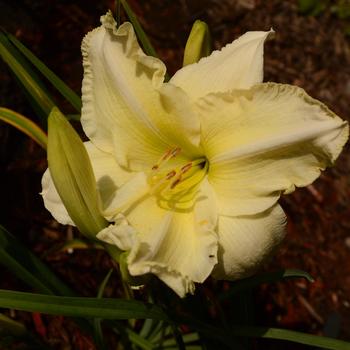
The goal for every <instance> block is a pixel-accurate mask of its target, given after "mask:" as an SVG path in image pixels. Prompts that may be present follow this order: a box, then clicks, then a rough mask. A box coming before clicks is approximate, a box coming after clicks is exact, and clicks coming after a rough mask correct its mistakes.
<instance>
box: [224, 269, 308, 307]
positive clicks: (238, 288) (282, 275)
mask: <svg viewBox="0 0 350 350" xmlns="http://www.w3.org/2000/svg"><path fill="white" fill-rule="evenodd" d="M288 278H304V279H306V280H307V281H309V282H313V281H314V279H313V278H312V277H311V276H310V275H309V274H308V273H307V272H305V271H302V270H297V269H286V270H279V271H275V272H267V273H262V274H260V275H256V276H253V277H249V278H246V279H243V280H240V281H237V282H235V283H234V284H233V285H232V286H231V288H230V289H229V290H228V291H227V292H225V293H223V294H221V295H219V300H223V299H227V298H230V297H232V296H233V295H235V294H237V293H240V292H242V291H245V290H247V289H252V288H254V287H256V286H258V285H260V284H262V283H272V282H277V281H280V280H283V279H288Z"/></svg>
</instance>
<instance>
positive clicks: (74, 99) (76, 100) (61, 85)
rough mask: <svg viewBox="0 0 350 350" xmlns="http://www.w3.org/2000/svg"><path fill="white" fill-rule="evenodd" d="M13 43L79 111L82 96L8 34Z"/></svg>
mask: <svg viewBox="0 0 350 350" xmlns="http://www.w3.org/2000/svg"><path fill="white" fill-rule="evenodd" d="M7 37H8V39H9V40H10V41H11V43H12V44H13V45H14V46H15V47H16V48H17V49H18V50H19V51H20V52H21V53H22V54H23V55H24V56H25V57H26V58H27V59H28V60H29V61H30V62H31V63H32V64H33V65H34V66H35V68H36V69H38V70H39V71H40V72H41V73H42V74H43V75H44V76H45V78H46V79H47V80H48V81H49V82H50V83H51V84H52V85H53V86H54V87H55V88H56V89H57V90H58V91H59V92H60V93H61V95H62V96H63V97H65V98H66V100H67V101H68V102H69V103H70V104H71V105H72V106H73V107H74V108H75V109H76V110H77V111H78V112H80V110H81V100H80V97H79V96H78V95H77V94H76V93H75V92H74V91H73V90H72V89H71V88H70V87H69V86H68V85H67V84H66V83H65V82H64V81H63V80H61V79H60V78H59V77H58V76H57V75H56V74H55V73H54V72H53V71H52V70H51V69H49V68H48V67H47V66H46V65H45V64H44V63H43V62H42V61H41V60H40V59H39V58H38V57H37V56H35V55H34V54H33V53H32V52H31V51H30V50H29V49H28V48H27V47H25V46H24V45H23V44H22V43H21V42H20V41H19V40H18V39H17V38H16V37H14V36H13V35H11V34H7Z"/></svg>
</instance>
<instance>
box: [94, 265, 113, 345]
mask: <svg viewBox="0 0 350 350" xmlns="http://www.w3.org/2000/svg"><path fill="white" fill-rule="evenodd" d="M112 273H113V269H110V270H109V271H108V273H107V275H106V276H105V278H104V279H103V281H102V283H101V285H100V287H99V288H98V292H97V298H98V299H101V298H102V296H103V292H104V290H105V288H106V285H107V283H108V281H109V279H110V277H111V275H112ZM101 321H102V320H101V319H100V318H95V319H94V334H95V341H96V344H97V345H98V348H99V349H101V350H105V349H107V347H106V344H105V341H104V338H103V331H102V325H101Z"/></svg>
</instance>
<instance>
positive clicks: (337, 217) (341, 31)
mask: <svg viewBox="0 0 350 350" xmlns="http://www.w3.org/2000/svg"><path fill="white" fill-rule="evenodd" d="M129 3H130V5H131V6H132V8H133V9H134V11H135V12H136V14H137V15H138V17H139V19H140V21H141V23H142V25H143V27H144V29H145V31H146V32H147V34H148V35H149V37H150V39H151V41H152V43H153V45H154V47H155V48H156V50H157V52H158V54H159V56H160V58H161V59H162V60H163V61H164V62H165V63H166V65H167V67H168V71H169V73H170V74H173V73H174V72H175V71H176V70H177V69H179V68H180V67H181V65H182V55H183V48H184V46H185V43H186V39H187V35H188V33H189V31H190V28H191V25H192V23H193V22H194V20H195V19H197V18H199V19H202V20H205V21H206V22H207V23H208V24H209V27H210V29H211V34H212V38H213V43H214V48H215V49H218V48H221V47H222V46H223V45H225V44H226V43H229V42H231V41H232V40H233V39H235V38H237V37H238V36H240V35H241V34H243V33H245V32H246V31H249V30H268V29H270V28H271V27H272V28H273V29H274V30H275V32H276V34H275V37H274V39H273V40H270V41H268V42H267V43H266V46H265V77H264V80H265V81H274V82H279V83H289V84H294V85H298V86H300V87H303V88H304V89H305V90H306V91H307V92H308V93H309V94H310V95H311V96H313V97H314V98H317V99H320V100H321V101H323V102H324V103H326V104H327V105H328V106H329V107H330V108H331V109H332V110H333V111H334V112H336V113H337V114H338V115H339V116H341V117H342V118H344V119H347V120H349V119H350V112H349V107H348V106H349V99H350V45H349V43H350V39H349V37H347V36H346V31H347V26H348V23H347V22H346V20H344V19H340V18H339V17H338V16H336V15H335V14H334V13H332V11H331V10H330V9H329V8H327V9H326V10H325V11H323V12H322V13H321V14H320V15H318V16H317V17H314V16H304V15H301V14H300V13H299V11H298V4H297V1H292V0H288V1H278V0H271V1H262V0H260V1H259V0H255V1H254V0H240V1H239V0H236V1H235V0H202V1H199V0H198V1H195V0H187V1H186V0H177V1H175V0H149V1H137V0H129ZM331 3H333V2H332V1H331ZM113 7H114V2H113V1H103V0H101V1H98V2H96V1H83V0H74V1H58V0H54V1H43V0H33V1H29V0H18V1H4V0H0V25H1V26H2V27H3V28H4V29H6V30H7V31H9V32H10V33H12V34H14V35H16V37H17V38H19V39H20V40H21V41H22V42H23V43H24V44H25V45H26V46H27V47H29V48H30V49H31V50H33V51H34V53H35V54H36V55H38V56H39V57H40V58H41V59H42V60H43V61H44V62H45V63H46V64H47V65H48V66H49V67H50V68H51V69H52V70H53V71H55V72H56V73H57V74H58V75H59V76H60V77H61V78H63V80H65V81H66V82H67V83H68V84H69V85H70V86H71V87H72V88H73V89H75V90H76V91H80V87H81V80H82V73H83V72H82V66H81V54H80V42H81V39H82V37H83V36H84V34H86V33H87V32H88V31H89V30H91V29H93V28H94V27H96V26H98V25H99V16H100V15H101V14H104V13H105V12H106V10H107V9H108V8H113ZM0 83H1V84H0V105H1V106H6V107H8V108H12V109H14V110H16V111H19V112H22V113H23V114H25V115H27V116H29V117H31V118H32V119H33V120H34V121H36V122H38V118H37V116H36V115H35V113H34V112H33V111H32V109H31V108H30V106H29V105H28V103H27V101H26V99H25V96H24V95H23V93H22V92H21V90H20V88H19V86H18V85H17V84H16V82H15V79H14V77H13V76H12V75H11V74H10V72H9V70H8V69H7V67H6V66H5V64H3V63H2V62H0ZM208 83H210V82H208ZM56 98H57V101H58V103H60V106H62V108H63V110H64V111H65V112H66V113H70V112H72V111H71V110H69V106H67V105H65V104H64V103H63V102H62V100H61V99H60V97H59V96H56ZM0 140H1V142H0V167H1V169H0V193H1V204H0V205H1V210H0V223H1V224H2V225H4V226H5V227H6V228H7V229H8V230H9V231H11V232H12V233H13V234H15V235H16V236H17V237H19V238H20V239H21V240H22V241H23V242H24V243H25V244H26V245H27V246H28V247H30V248H31V249H32V251H34V252H35V253H36V254H37V255H39V256H40V257H41V258H42V259H43V260H44V261H45V262H47V263H48V264H49V265H50V266H51V268H52V269H53V270H54V271H55V272H56V273H57V274H58V275H59V276H61V277H62V278H63V279H64V280H65V281H67V283H68V284H70V285H71V286H72V287H73V288H74V289H75V290H77V291H78V292H79V293H80V294H81V295H86V296H95V295H96V291H97V289H98V286H99V284H100V282H101V280H102V279H103V277H104V276H105V275H106V273H107V271H108V269H109V268H110V267H111V266H112V263H111V261H110V260H109V258H108V257H107V256H106V255H105V254H104V253H103V252H100V251H97V252H96V251H94V250H83V251H78V250H76V251H74V253H72V254H68V253H67V252H62V251H60V250H59V249H58V248H57V247H59V246H60V244H61V243H62V242H63V241H65V240H66V239H69V238H71V237H72V235H73V234H74V232H72V230H71V228H67V227H63V226H60V225H58V224H57V223H56V222H55V221H54V220H53V219H52V217H51V216H50V214H49V213H48V212H47V211H46V210H45V209H44V207H43V203H42V201H41V198H40V196H39V194H38V193H39V192H40V189H41V188H40V187H41V186H40V180H41V176H42V173H43V172H44V170H45V169H46V166H47V164H46V159H45V157H46V155H45V153H44V152H43V151H42V150H41V149H39V147H37V146H36V145H35V144H34V143H33V142H32V141H31V140H29V139H27V138H26V137H24V136H23V135H22V134H21V133H20V132H18V131H16V130H15V129H13V128H11V127H9V126H7V125H5V124H0ZM349 174H350V149H349V146H346V147H345V149H344V152H343V153H342V155H341V156H340V158H339V159H338V161H337V163H336V165H335V167H333V168H332V169H328V170H327V171H326V172H325V173H323V174H322V175H321V177H320V178H319V179H318V180H317V181H316V182H315V183H314V184H313V185H312V186H309V187H307V188H304V189H298V190H297V191H295V192H294V193H293V194H291V195H289V196H286V197H283V198H282V200H281V204H282V206H283V208H284V209H285V211H286V213H287V215H288V219H289V220H288V234H287V237H286V239H285V242H284V243H283V245H282V247H281V249H280V250H279V251H278V253H277V254H276V256H275V257H274V258H273V259H272V261H271V262H270V263H269V264H268V265H267V266H265V267H264V269H265V270H266V271H270V270H277V269H280V268H298V269H301V270H305V271H307V272H309V273H310V274H311V275H312V276H313V277H314V278H315V282H314V283H307V282H305V281H303V280H288V281H284V282H280V283H276V284H269V285H262V286H261V287H260V288H259V289H258V290H256V291H255V298H254V300H255V312H256V324H259V325H264V326H274V327H283V328H288V329H293V330H299V331H304V332H309V333H313V334H326V335H329V336H334V337H339V338H340V339H344V340H348V341H350V259H349V258H350V205H349V204H350V177H349ZM56 248H57V249H56ZM208 283H210V281H209V282H208ZM0 287H1V288H5V289H6V288H8V289H17V290H28V289H26V287H25V286H24V285H22V284H21V283H20V282H19V281H18V280H17V279H16V278H15V277H14V276H13V275H11V274H10V273H8V272H7V271H6V270H4V269H3V268H2V267H1V279H0ZM119 290H120V286H118V282H117V281H115V282H113V281H112V282H111V283H110V284H109V286H108V288H107V290H106V293H105V295H106V296H118V293H119V292H118V291H119ZM11 316H12V317H14V318H15V319H18V320H21V321H22V322H24V323H25V324H26V325H27V326H28V327H29V328H30V329H32V330H33V331H34V332H35V333H36V334H38V335H39V336H40V337H41V338H42V339H44V340H45V342H47V343H48V344H50V345H51V346H52V347H53V348H54V349H94V346H93V344H92V342H91V339H90V338H89V337H88V336H85V335H83V334H81V333H80V332H79V330H77V329H76V328H75V327H74V325H73V324H72V322H70V321H69V320H66V319H64V318H62V317H47V316H42V315H39V314H29V313H23V312H14V311H12V312H11ZM282 346H283V348H284V349H310V347H305V346H302V345H297V344H292V343H280V342H276V341H259V342H256V343H255V345H254V347H255V348H256V349H264V350H265V349H281V348H282Z"/></svg>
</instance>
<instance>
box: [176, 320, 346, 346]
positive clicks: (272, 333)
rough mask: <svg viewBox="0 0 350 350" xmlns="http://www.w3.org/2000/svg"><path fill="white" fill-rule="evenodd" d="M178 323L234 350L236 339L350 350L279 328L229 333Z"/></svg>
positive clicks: (341, 343) (239, 329)
mask: <svg viewBox="0 0 350 350" xmlns="http://www.w3.org/2000/svg"><path fill="white" fill-rule="evenodd" d="M174 317H176V316H174ZM177 322H179V323H180V322H182V323H187V324H188V325H189V326H191V327H193V328H194V329H196V330H198V331H200V332H202V333H204V334H206V336H207V337H208V338H212V339H217V340H220V341H221V342H223V343H224V344H226V345H228V346H229V347H230V348H233V349H235V347H233V346H232V345H233V344H234V338H235V337H248V338H267V339H279V340H286V341H291V342H294V343H299V344H305V345H310V346H314V347H319V348H322V349H331V350H349V349H350V343H348V342H345V341H342V340H338V339H333V338H328V337H320V336H317V335H311V334H306V333H302V332H295V331H289V330H285V329H279V328H269V327H251V326H241V327H240V326H233V327H231V329H230V331H229V333H228V332H225V331H224V330H222V329H221V328H217V327H214V326H211V325H208V324H205V323H203V322H202V321H198V320H195V319H193V318H191V317H186V318H181V319H179V318H177Z"/></svg>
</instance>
